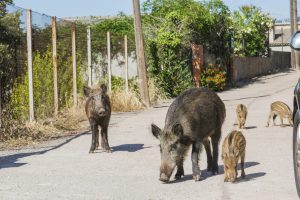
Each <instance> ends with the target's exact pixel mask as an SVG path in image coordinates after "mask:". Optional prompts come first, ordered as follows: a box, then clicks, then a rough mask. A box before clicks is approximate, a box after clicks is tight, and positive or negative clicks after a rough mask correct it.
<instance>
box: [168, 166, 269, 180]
mask: <svg viewBox="0 0 300 200" xmlns="http://www.w3.org/2000/svg"><path fill="white" fill-rule="evenodd" d="M259 164H260V163H258V162H245V169H246V168H249V167H253V166H256V165H259ZM240 169H241V166H240V164H238V170H239V171H238V173H239V175H240V173H241V172H240ZM245 171H246V170H245ZM201 174H202V177H201V178H202V179H201V180H205V179H207V178H209V177H210V176H211V174H210V173H209V172H207V171H206V170H202V171H201ZM223 174H224V166H223V165H219V174H218V175H223ZM265 174H266V173H265V172H259V173H253V174H247V171H246V178H245V179H242V180H241V178H240V177H239V178H238V182H239V181H241V182H245V181H250V180H253V179H255V178H258V177H261V176H264V175H265ZM188 180H193V176H192V174H188V175H185V176H184V177H182V178H181V179H179V180H172V181H170V182H169V183H171V184H172V183H179V182H183V181H188Z"/></svg>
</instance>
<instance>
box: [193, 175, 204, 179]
mask: <svg viewBox="0 0 300 200" xmlns="http://www.w3.org/2000/svg"><path fill="white" fill-rule="evenodd" d="M193 179H194V180H195V181H200V180H201V179H202V177H201V175H200V174H197V175H193Z"/></svg>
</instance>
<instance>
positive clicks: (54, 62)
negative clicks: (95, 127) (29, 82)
mask: <svg viewBox="0 0 300 200" xmlns="http://www.w3.org/2000/svg"><path fill="white" fill-rule="evenodd" d="M52 59H53V86H54V115H55V116H56V115H57V114H58V84H57V48H56V17H52Z"/></svg>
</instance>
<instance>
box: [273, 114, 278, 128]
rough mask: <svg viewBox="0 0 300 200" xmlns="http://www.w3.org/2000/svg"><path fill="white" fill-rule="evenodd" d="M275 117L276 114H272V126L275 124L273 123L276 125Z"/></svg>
mask: <svg viewBox="0 0 300 200" xmlns="http://www.w3.org/2000/svg"><path fill="white" fill-rule="evenodd" d="M276 117H277V115H276V114H275V113H274V114H273V126H275V125H276V122H275V120H276Z"/></svg>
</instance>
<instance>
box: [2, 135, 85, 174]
mask: <svg viewBox="0 0 300 200" xmlns="http://www.w3.org/2000/svg"><path fill="white" fill-rule="evenodd" d="M86 134H88V132H83V133H80V134H77V135H75V136H71V137H69V138H68V139H66V140H65V141H64V142H62V143H60V144H59V145H56V146H48V147H45V150H41V151H35V152H28V153H17V154H12V155H7V156H0V170H1V169H4V168H13V167H22V166H23V165H26V164H27V163H22V162H20V160H19V159H22V158H26V157H29V156H35V155H42V154H45V153H47V152H49V151H53V150H55V149H58V148H60V147H62V146H64V145H65V144H68V143H69V142H71V141H72V140H74V139H76V138H78V137H80V136H83V135H86Z"/></svg>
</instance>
